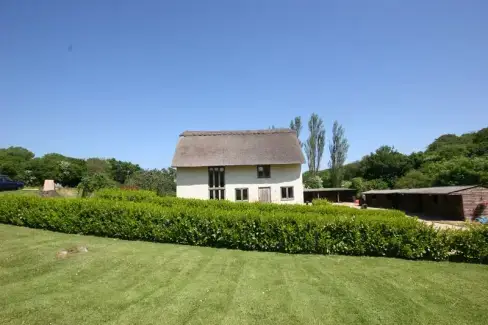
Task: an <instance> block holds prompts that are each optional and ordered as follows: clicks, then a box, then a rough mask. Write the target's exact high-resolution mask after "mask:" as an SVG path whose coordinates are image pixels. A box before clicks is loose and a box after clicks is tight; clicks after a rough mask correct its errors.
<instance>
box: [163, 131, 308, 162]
mask: <svg viewBox="0 0 488 325" xmlns="http://www.w3.org/2000/svg"><path fill="white" fill-rule="evenodd" d="M304 162H305V159H304V157H303V153H302V149H301V147H300V143H299V142H298V138H297V135H296V132H295V131H293V130H291V129H270V130H247V131H185V132H183V133H182V134H181V135H180V138H179V140H178V144H177V145H176V150H175V154H174V156H173V162H172V166H173V167H204V166H237V165H283V164H303V163H304Z"/></svg>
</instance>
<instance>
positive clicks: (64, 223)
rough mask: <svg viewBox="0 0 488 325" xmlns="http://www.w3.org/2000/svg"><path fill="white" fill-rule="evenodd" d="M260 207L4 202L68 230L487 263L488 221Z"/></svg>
mask: <svg viewBox="0 0 488 325" xmlns="http://www.w3.org/2000/svg"><path fill="white" fill-rule="evenodd" d="M130 192H133V191H130ZM156 199H163V200H164V199H165V198H156ZM189 201H191V200H189ZM231 204H234V205H236V206H239V205H241V206H242V204H236V203H231ZM248 205H249V206H252V204H248ZM318 208H321V209H327V208H329V207H328V205H327V204H326V205H324V206H320V205H319V206H318V207H317V208H316V209H318ZM258 211H259V210H257V209H249V210H241V209H232V210H228V209H219V208H217V207H215V206H214V207H209V208H206V209H202V208H201V207H192V206H191V205H189V204H188V205H173V206H169V207H167V206H162V205H158V204H152V203H145V202H143V203H134V202H129V201H110V200H103V199H97V198H94V199H76V198H75V199H43V198H37V197H22V196H11V195H10V196H5V197H4V198H3V199H2V200H1V201H0V222H1V223H7V224H14V225H19V226H27V227H32V228H41V229H48V230H54V231H60V232H66V233H77V234H89V235H96V236H104V237H116V238H122V239H130V240H147V241H156V242H166V243H178V244H188V245H198V246H212V247H226V248H232V249H243V250H260V251H273V252H283V253H316V254H343V255H366V256H388V257H399V258H406V259H427V260H446V259H448V258H449V256H450V252H451V251H453V250H455V254H454V255H452V256H453V258H456V260H462V261H469V262H477V263H486V262H488V249H487V247H488V228H486V227H473V228H472V229H470V230H466V231H452V232H448V231H442V232H441V231H437V230H435V229H434V228H433V227H430V226H427V225H426V224H424V223H421V222H418V221H417V220H415V219H413V218H407V217H403V218H381V219H376V218H366V217H364V216H363V217H360V216H357V217H347V216H338V215H328V214H323V213H315V212H309V213H299V212H294V213H291V212H285V210H283V211H280V210H275V211H268V212H266V211H259V212H258ZM357 211H360V210H357Z"/></svg>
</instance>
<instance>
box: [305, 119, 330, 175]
mask: <svg viewBox="0 0 488 325" xmlns="http://www.w3.org/2000/svg"><path fill="white" fill-rule="evenodd" d="M308 131H309V132H310V134H309V135H308V139H307V141H306V142H305V144H304V149H305V156H306V157H307V163H308V170H309V171H310V172H311V173H312V175H316V174H317V172H318V170H319V168H320V162H321V160H322V155H323V154H324V148H325V129H324V123H323V121H322V119H321V118H320V117H319V116H318V115H317V114H315V113H313V114H312V116H311V117H310V120H309V121H308Z"/></svg>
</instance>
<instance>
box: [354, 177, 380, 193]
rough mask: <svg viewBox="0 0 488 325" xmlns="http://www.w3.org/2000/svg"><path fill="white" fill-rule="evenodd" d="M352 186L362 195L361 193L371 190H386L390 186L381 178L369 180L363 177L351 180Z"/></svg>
mask: <svg viewBox="0 0 488 325" xmlns="http://www.w3.org/2000/svg"><path fill="white" fill-rule="evenodd" d="M350 188H353V189H355V190H356V194H357V195H360V194H361V193H363V192H366V191H369V190H385V189H387V188H388V184H387V183H386V182H385V181H383V180H381V179H372V180H370V181H367V180H365V179H364V178H362V177H354V178H353V179H352V180H351V186H350Z"/></svg>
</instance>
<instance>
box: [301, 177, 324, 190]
mask: <svg viewBox="0 0 488 325" xmlns="http://www.w3.org/2000/svg"><path fill="white" fill-rule="evenodd" d="M303 185H305V188H322V187H323V184H322V178H320V176H319V175H315V176H310V177H307V179H306V180H305V181H304V182H303Z"/></svg>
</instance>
